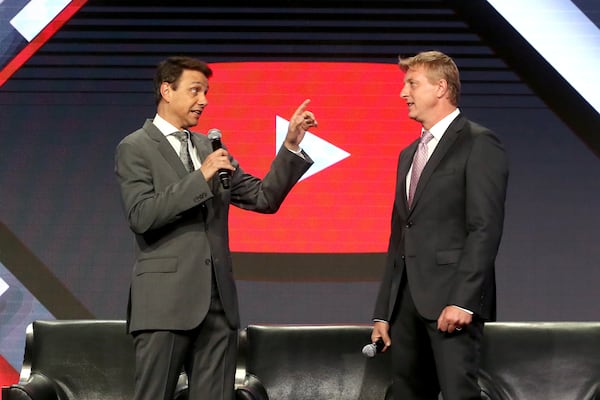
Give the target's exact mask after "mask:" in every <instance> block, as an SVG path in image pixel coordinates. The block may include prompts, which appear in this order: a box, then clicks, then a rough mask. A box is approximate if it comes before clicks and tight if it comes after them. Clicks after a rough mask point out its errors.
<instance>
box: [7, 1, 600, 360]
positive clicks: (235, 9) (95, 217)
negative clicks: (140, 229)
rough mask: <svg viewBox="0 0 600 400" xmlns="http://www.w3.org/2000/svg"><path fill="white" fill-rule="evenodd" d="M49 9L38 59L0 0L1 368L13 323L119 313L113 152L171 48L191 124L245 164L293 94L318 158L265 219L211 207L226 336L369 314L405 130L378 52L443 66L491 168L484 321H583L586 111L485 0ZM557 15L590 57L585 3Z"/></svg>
mask: <svg viewBox="0 0 600 400" xmlns="http://www.w3.org/2000/svg"><path fill="white" fill-rule="evenodd" d="M41 3H44V2H43V1H42V2H41ZM46 3H55V4H56V3H60V2H58V1H56V2H46ZM62 3H64V4H65V5H66V4H68V5H67V7H72V8H71V9H70V12H71V14H73V15H72V17H71V18H69V17H70V15H69V14H68V12H67V13H66V14H65V13H64V10H63V14H59V15H60V16H61V17H60V18H62V19H60V20H59V21H56V20H55V21H54V22H53V24H54V25H52V26H53V27H54V28H53V29H54V30H56V33H54V32H46V34H47V35H48V41H47V42H45V43H43V44H40V43H38V47H39V49H37V48H32V47H31V46H32V43H31V42H29V41H28V40H27V39H25V38H24V36H26V35H25V34H24V33H23V32H24V31H25V28H23V27H22V26H21V25H19V23H20V20H19V19H17V20H16V23H15V21H14V17H15V16H16V15H17V14H18V13H19V11H20V10H22V9H23V8H24V7H25V5H26V4H27V1H20V0H14V1H11V0H5V1H3V2H2V1H0V24H1V25H0V45H1V46H2V48H1V50H2V55H1V57H2V58H0V62H1V63H2V64H0V68H3V70H2V75H0V77H1V78H2V80H1V82H3V84H2V86H1V87H0V127H1V133H0V272H1V274H0V294H1V296H0V311H1V315H0V352H1V354H2V356H3V360H0V361H4V362H5V364H9V365H10V366H12V368H14V369H15V370H18V369H19V368H20V363H21V360H22V348H23V347H22V346H23V337H24V329H25V326H26V325H27V324H28V323H29V322H31V320H33V319H37V318H82V317H83V318H103V319H123V318H124V317H125V309H126V302H127V293H128V284H129V274H130V271H131V267H132V262H133V242H132V241H133V239H132V234H131V233H130V232H129V231H128V228H127V226H126V222H125V217H124V214H123V210H122V208H121V204H120V198H119V192H118V187H117V184H116V180H115V177H114V173H113V156H114V149H115V146H116V144H117V143H118V142H119V140H120V139H121V138H123V137H124V136H125V135H126V134H128V133H130V132H131V131H133V130H135V129H137V128H138V127H140V126H141V124H142V123H143V121H144V119H145V118H149V117H152V116H153V115H154V112H155V106H154V101H153V93H152V77H153V72H154V68H155V66H156V64H157V63H158V62H159V61H160V60H162V59H163V58H165V57H167V56H170V55H181V54H184V55H191V56H194V57H198V58H201V59H203V60H205V61H207V62H209V63H210V64H211V65H213V68H214V71H215V75H214V77H213V78H212V79H211V81H210V84H211V89H210V92H209V95H208V99H209V103H210V104H209V106H208V108H207V110H206V112H205V115H203V117H202V118H201V122H200V124H199V126H198V127H197V128H196V130H197V131H198V132H206V131H207V130H208V129H209V128H212V127H217V128H219V129H221V131H222V132H223V138H224V142H225V144H226V145H227V146H228V148H229V149H230V151H231V152H232V153H233V154H234V156H236V158H238V159H239V160H240V162H241V164H242V165H243V166H244V167H245V168H246V169H247V170H249V171H251V172H254V173H256V174H258V175H261V174H263V173H264V171H265V170H266V169H267V167H268V163H269V161H270V160H271V159H272V158H273V156H274V154H275V149H276V148H277V147H278V144H279V143H280V140H281V135H282V132H284V131H285V126H286V123H287V121H286V118H287V117H289V115H291V113H292V112H293V110H294V109H295V107H296V106H297V105H298V104H300V102H301V101H302V100H304V99H305V98H310V99H311V100H312V103H311V105H310V108H311V109H312V110H313V111H314V112H315V113H316V115H317V117H318V119H319V128H318V129H315V130H314V131H311V132H310V135H309V138H310V139H309V140H307V142H306V149H307V151H308V152H309V153H310V154H311V155H313V154H314V155H315V158H317V159H318V164H319V165H318V166H316V167H313V169H311V171H309V174H307V176H305V179H303V180H302V181H301V182H300V183H299V184H298V185H297V186H296V188H294V190H293V191H292V193H291V194H290V196H289V198H288V200H287V201H286V203H285V204H284V206H283V208H282V210H281V211H280V212H279V213H278V214H275V215H274V216H262V215H256V216H255V215H251V216H249V215H246V214H245V213H243V212H236V211H234V212H233V213H232V221H231V230H232V250H233V251H234V262H235V274H236V277H237V279H238V288H239V297H240V303H241V304H240V305H241V315H242V324H243V325H247V324H250V323H310V324H312V323H317V324H320V323H328V324H329V323H369V322H370V315H371V310H372V306H373V303H374V297H375V294H376V291H377V287H378V280H379V277H380V274H381V271H382V268H383V260H384V252H385V248H386V245H387V235H388V233H389V226H388V225H389V215H390V212H391V207H392V196H393V193H392V192H393V182H394V179H395V166H396V158H397V155H398V153H399V151H400V150H401V148H402V147H403V146H404V145H405V144H406V143H408V142H409V141H411V140H412V139H413V138H414V137H416V135H417V134H418V128H417V126H416V125H415V124H414V123H412V122H410V121H408V120H407V119H406V116H405V114H406V109H405V105H404V104H403V102H402V100H401V99H400V98H399V93H400V90H401V88H402V75H401V72H400V71H399V69H398V68H397V66H396V61H397V56H398V55H413V54H414V53H416V52H419V51H422V50H428V49H438V50H441V51H444V52H446V53H448V54H450V55H451V56H453V57H454V58H455V60H456V61H457V64H458V65H459V68H460V69H461V78H462V82H463V95H462V99H461V104H460V108H461V110H462V111H463V112H464V113H465V114H466V115H467V116H468V117H470V118H471V119H473V120H476V121H478V122H480V123H481V124H483V125H486V126H488V127H490V128H491V129H493V130H494V131H495V132H496V133H497V134H498V135H499V137H500V138H501V139H502V141H503V142H504V144H505V146H506V148H507V151H508V154H509V157H510V169H511V175H510V181H509V193H508V199H507V204H506V210H507V213H506V224H505V234H504V238H503V241H502V245H501V248H500V253H499V256H498V260H497V278H498V297H499V310H498V315H499V319H500V320H503V321H507V320H511V321H541V320H554V321H566V320H574V321H583V320H597V319H598V318H599V311H598V295H597V293H598V289H597V287H598V284H599V281H600V279H599V278H600V272H599V271H600V269H599V264H600V246H598V245H597V240H598V239H597V237H598V226H600V213H599V212H598V204H600V185H599V184H598V172H599V159H598V154H600V147H599V146H597V143H598V136H599V135H600V123H599V119H598V113H597V111H596V110H594V109H593V108H592V107H591V106H590V104H592V101H591V100H589V99H588V100H585V99H583V98H582V96H581V95H579V94H578V93H576V92H575V91H573V90H572V88H571V86H570V85H569V84H568V82H567V81H566V79H565V78H562V77H560V76H559V75H558V74H557V73H556V71H554V69H553V68H552V67H551V66H550V65H549V63H548V62H546V61H545V60H544V58H543V57H540V55H539V54H538V53H537V52H536V51H535V50H534V49H533V47H532V46H531V45H529V44H527V43H526V41H524V40H523V38H522V37H521V36H519V35H518V34H516V33H515V31H514V30H513V29H512V28H511V25H510V24H509V23H507V22H506V21H505V20H504V19H503V18H502V17H501V16H500V15H499V14H498V13H496V11H495V10H494V9H493V8H492V7H491V6H490V4H488V3H487V2H486V1H483V0H476V1H467V2H462V1H443V0H431V1H426V0H422V1H399V0H395V1H352V0H346V1H343V2H341V1H332V0H320V1H302V2H299V1H280V2H261V1H257V2H252V6H249V7H239V6H228V5H227V3H228V2H226V1H221V2H216V3H215V4H217V3H218V4H219V5H218V6H217V5H214V6H212V5H211V6H208V5H207V6H203V5H199V4H200V2H193V3H186V2H180V1H170V2H152V1H146V2H139V1H127V0H124V1H123V0H120V1H100V0H98V1H93V0H89V1H87V2H85V1H72V2H69V1H63V2H62ZM167 3H168V4H169V5H166V4H167ZM467 3H468V4H467ZM525 3H526V2H525ZM559 3H560V2H559ZM563 3H565V4H567V3H568V4H567V6H570V5H576V8H577V10H580V12H581V13H582V14H583V15H587V18H589V20H588V21H591V26H592V27H593V28H592V33H595V34H596V36H595V37H594V36H593V35H592V36H591V37H592V41H591V42H590V48H589V51H590V53H594V52H596V54H600V49H599V47H600V43H599V41H598V40H597V38H598V36H597V35H598V25H599V20H600V12H599V6H598V4H597V2H595V0H578V1H576V2H573V3H572V2H570V1H564V2H563ZM140 4H144V5H140ZM274 4H277V5H274ZM79 7H81V8H79ZM65 10H67V11H69V9H68V8H67V9H65ZM59 11H60V10H58V11H56V12H55V14H54V15H56V13H58V12H59ZM566 15H571V14H569V13H565V18H566ZM50 19H52V18H51V17H50ZM15 25H16V27H15ZM49 26H50V25H49ZM52 33H54V34H52ZM34 34H35V32H34ZM588 38H589V37H588ZM33 44H35V40H34V41H33ZM28 46H29V47H28ZM27 52H29V53H30V55H31V57H30V58H28V57H29V56H28V54H26V53H27ZM563 56H564V57H566V58H568V57H569V54H564V55H563ZM15 59H16V60H17V61H15ZM572 64H573V65H575V66H577V65H580V64H581V65H583V64H586V60H578V59H576V60H572ZM9 67H10V68H9ZM599 69H600V65H598V66H597V68H596V69H595V70H596V71H597V70H599ZM590 84H592V83H591V82H590ZM596 93H598V91H596ZM440 201H443V199H440ZM357 351H358V349H357ZM1 367H2V365H0V369H1Z"/></svg>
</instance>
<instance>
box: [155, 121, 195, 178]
mask: <svg viewBox="0 0 600 400" xmlns="http://www.w3.org/2000/svg"><path fill="white" fill-rule="evenodd" d="M144 130H145V131H146V132H147V133H148V136H150V138H151V139H152V140H154V141H155V142H156V145H157V149H158V151H159V153H160V154H161V155H162V156H163V157H164V159H165V160H166V161H167V163H169V165H170V166H171V168H173V169H174V170H175V172H177V175H178V176H179V177H180V178H183V177H184V176H186V175H187V174H188V171H187V170H186V169H185V167H184V166H183V163H182V162H181V159H180V158H179V155H178V154H177V153H176V152H175V150H173V146H171V143H169V141H168V140H167V138H166V137H165V135H163V134H162V132H161V131H160V130H159V129H158V128H157V127H156V125H154V124H153V123H152V120H147V121H146V123H144Z"/></svg>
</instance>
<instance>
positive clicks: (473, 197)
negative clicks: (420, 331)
mask: <svg viewBox="0 0 600 400" xmlns="http://www.w3.org/2000/svg"><path fill="white" fill-rule="evenodd" d="M417 146H418V140H416V141H415V142H413V143H412V144H411V145H410V146H408V147H407V148H406V149H404V150H403V151H402V152H401V154H400V158H399V161H398V178H397V182H396V197H395V202H394V208H393V211H392V226H391V235H390V241H389V247H388V254H387V261H386V266H385V271H384V277H383V280H382V283H381V287H380V291H379V294H378V297H377V301H376V306H375V313H374V318H375V319H382V320H386V321H390V318H391V315H392V312H393V309H394V306H395V302H396V298H397V296H398V288H399V287H400V283H401V279H402V277H403V276H406V277H407V278H408V285H409V287H410V290H411V293H412V296H413V300H414V303H415V306H416V307H417V310H418V311H419V313H420V314H421V315H422V316H423V317H425V318H428V319H430V320H436V319H437V318H438V317H439V315H440V313H441V311H442V309H443V308H444V307H445V306H446V305H456V306H459V307H463V308H466V309H468V310H471V311H473V312H474V313H475V314H476V315H478V316H479V317H481V318H483V319H487V320H493V319H494V318H495V310H496V284H495V272H494V260H495V258H496V254H497V251H498V246H499V243H500V238H501V235H502V228H503V220H504V202H505V197H506V185H507V180H508V162H507V159H506V155H505V152H504V149H503V147H502V145H501V143H500V141H499V140H498V139H497V137H496V136H495V135H494V134H493V133H492V132H491V131H490V130H488V129H486V128H484V127H482V126H480V125H477V124H475V123H473V122H471V121H469V120H467V119H466V118H465V117H464V116H462V114H461V115H459V116H458V117H457V118H456V119H455V120H454V121H453V122H452V123H451V124H450V126H449V127H448V129H447V130H446V132H445V133H444V135H443V137H442V139H441V140H440V142H439V143H438V145H437V147H436V148H435V151H434V152H433V154H432V155H431V157H430V158H429V161H428V162H427V164H426V165H425V168H424V169H423V172H422V174H421V178H420V179H419V183H418V186H417V189H416V192H415V196H414V199H413V205H412V208H411V209H409V208H408V205H407V200H406V174H407V173H408V171H409V169H410V166H411V163H412V158H413V155H414V153H415V151H416V149H417ZM405 270H406V275H403V272H404V271H405Z"/></svg>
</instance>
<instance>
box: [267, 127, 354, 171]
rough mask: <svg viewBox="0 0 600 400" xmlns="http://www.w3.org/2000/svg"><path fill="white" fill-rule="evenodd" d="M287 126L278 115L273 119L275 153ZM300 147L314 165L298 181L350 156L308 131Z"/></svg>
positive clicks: (282, 139)
mask: <svg viewBox="0 0 600 400" xmlns="http://www.w3.org/2000/svg"><path fill="white" fill-rule="evenodd" d="M289 124H290V122H289V121H288V120H287V119H285V118H281V117H280V116H278V115H277V116H276V117H275V131H276V138H275V152H277V151H278V150H279V148H280V147H281V145H282V144H283V141H284V140H285V136H286V135H287V130H288V126H289ZM301 146H302V149H303V150H304V151H306V153H307V154H308V155H310V158H312V160H313V161H314V164H313V165H312V166H311V167H310V169H309V170H308V171H306V173H305V174H304V175H303V176H302V178H300V180H303V179H306V178H308V177H309V176H311V175H314V174H316V173H317V172H321V171H323V170H324V169H325V168H328V167H331V166H332V165H333V164H336V163H338V162H340V161H342V160H343V159H344V158H347V157H349V156H350V153H348V152H346V151H344V150H342V149H340V148H339V147H336V146H334V145H332V144H331V143H329V142H327V141H325V140H323V139H321V138H320V137H318V136H315V135H313V134H312V133H310V132H308V131H307V132H306V135H305V136H304V140H302V144H301Z"/></svg>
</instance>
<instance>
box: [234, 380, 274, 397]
mask: <svg viewBox="0 0 600 400" xmlns="http://www.w3.org/2000/svg"><path fill="white" fill-rule="evenodd" d="M235 398H236V400H269V396H268V395H267V390H266V389H265V387H264V386H263V384H262V383H261V381H260V380H259V379H258V378H257V377H256V376H254V375H252V374H246V379H244V383H243V384H242V385H240V386H238V387H237V388H236V389H235Z"/></svg>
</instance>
